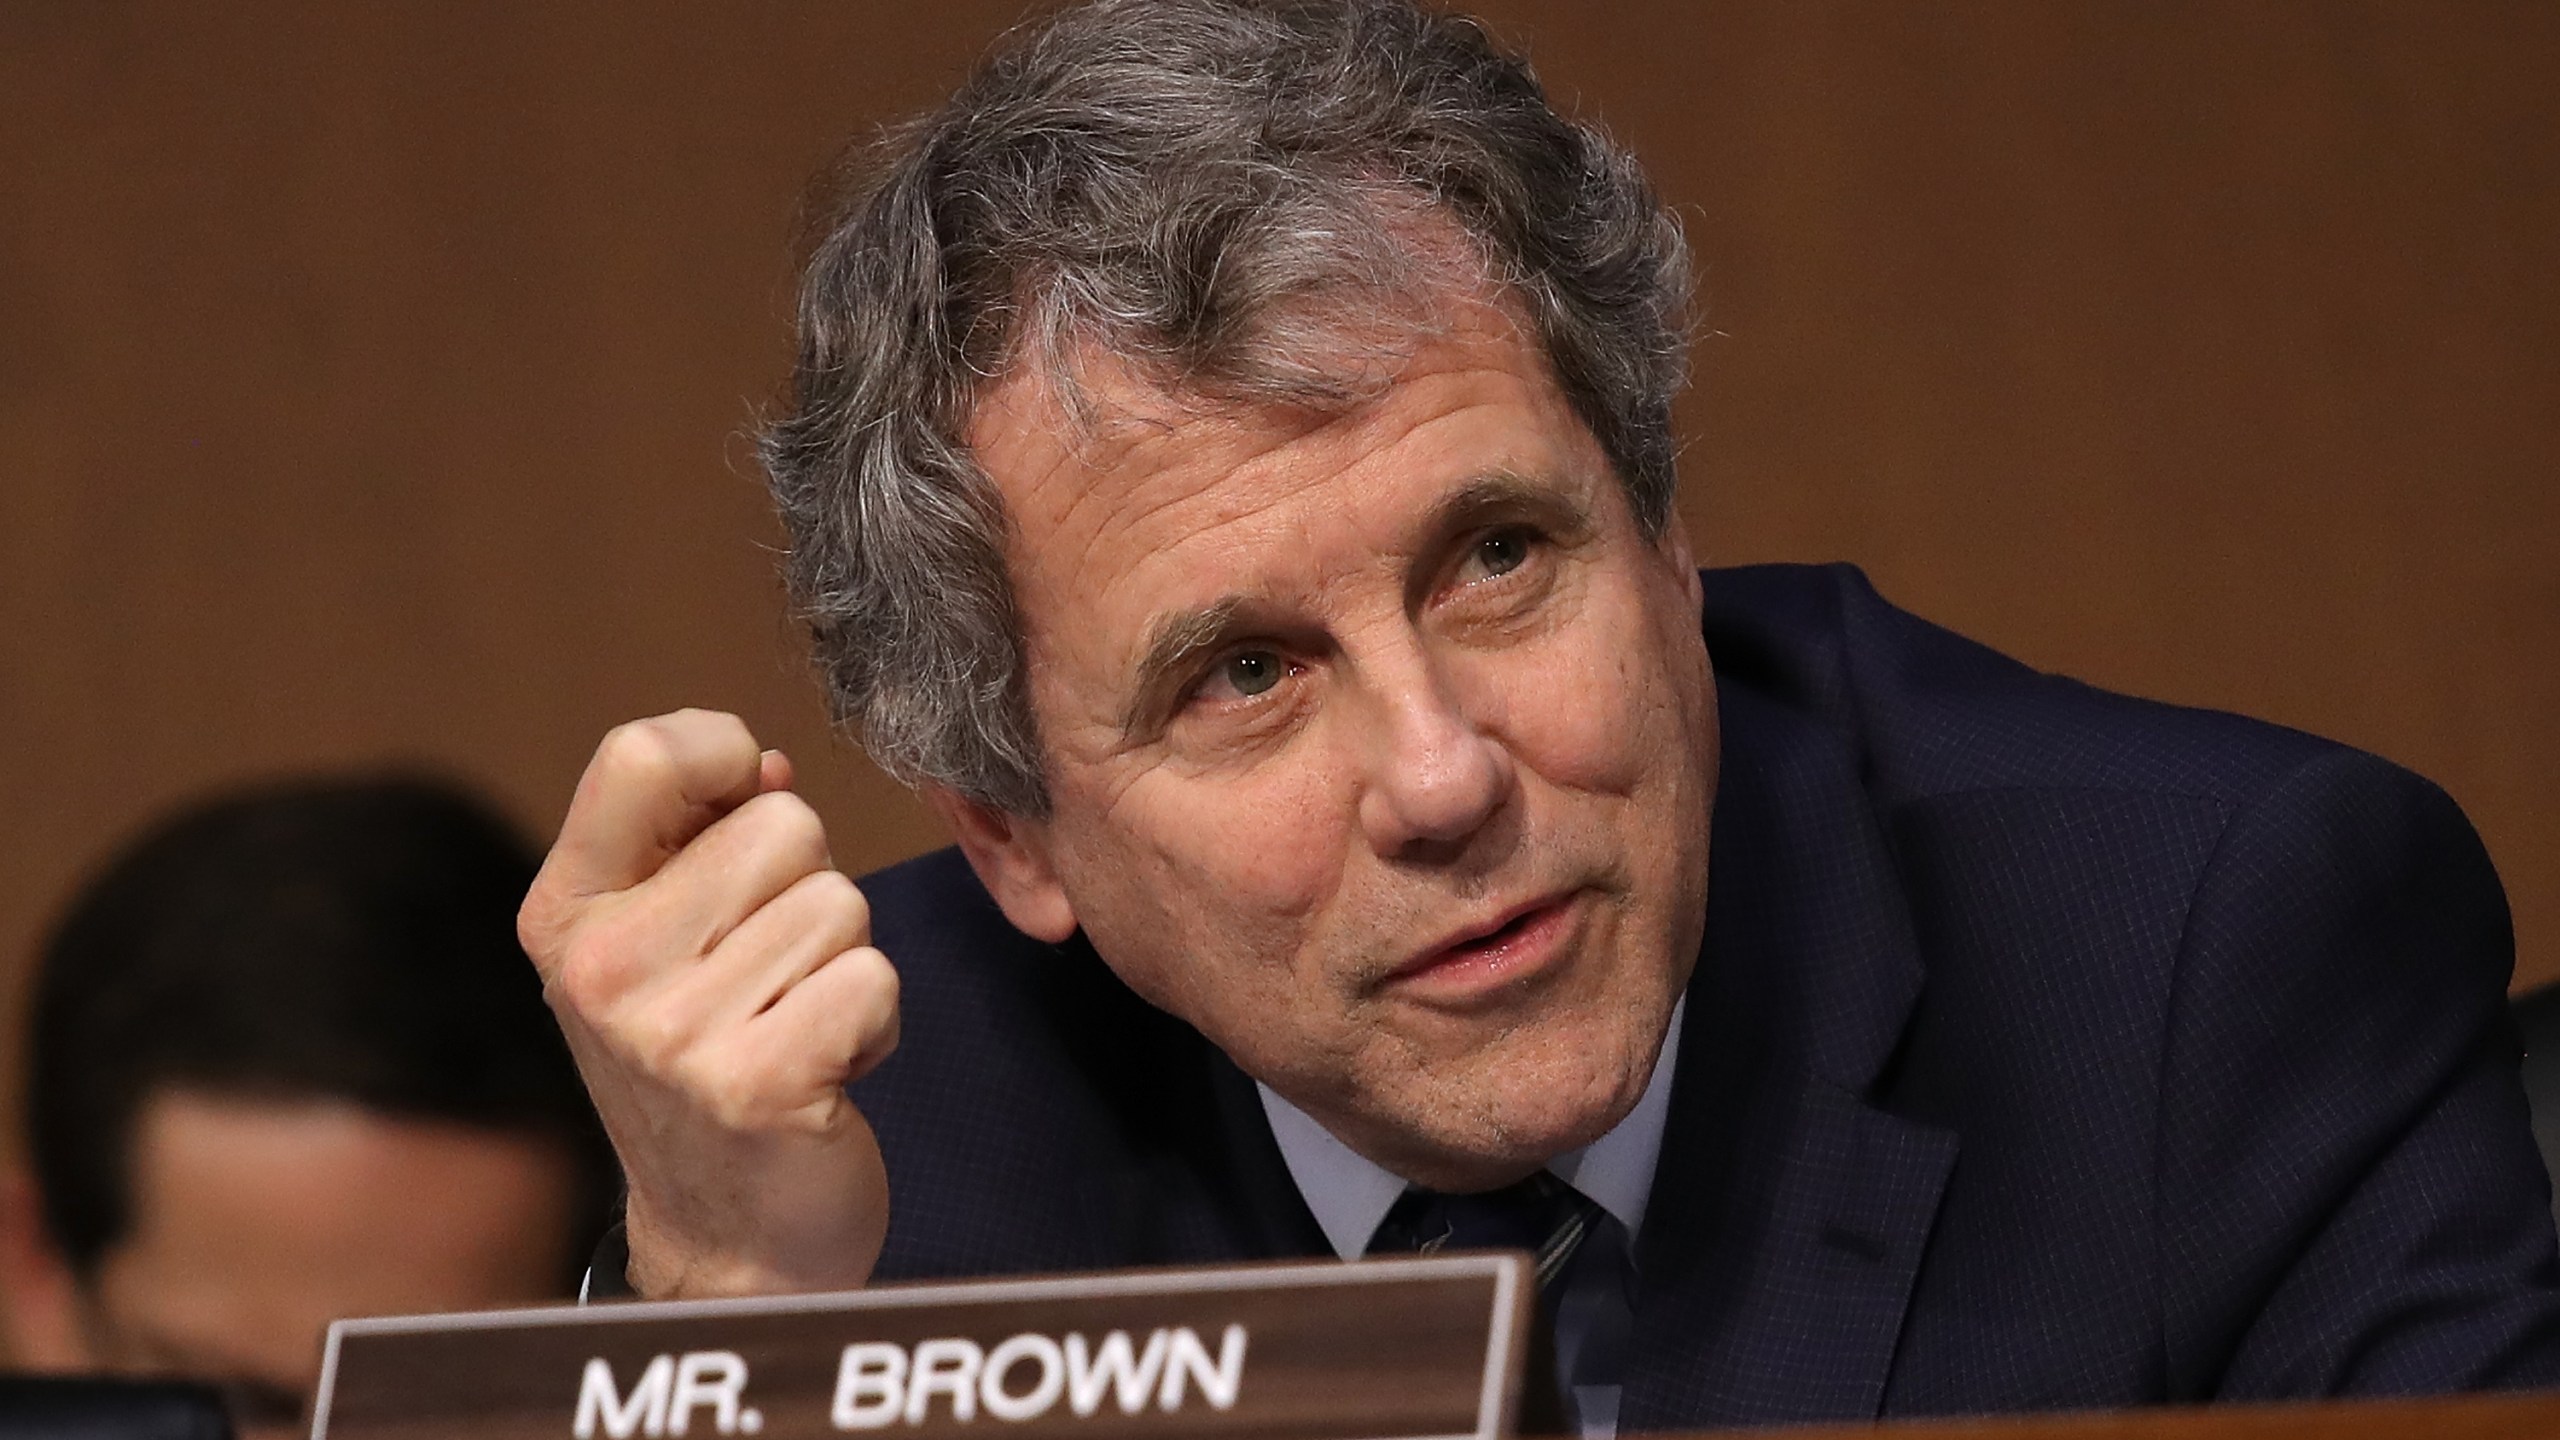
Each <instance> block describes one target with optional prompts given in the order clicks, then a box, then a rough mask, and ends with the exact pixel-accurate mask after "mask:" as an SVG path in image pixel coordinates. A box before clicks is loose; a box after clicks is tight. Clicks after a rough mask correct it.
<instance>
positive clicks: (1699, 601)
mask: <svg viewBox="0 0 2560 1440" xmlns="http://www.w3.org/2000/svg"><path fill="white" fill-rule="evenodd" d="M1653 546H1654V548H1655V549H1656V550H1659V551H1661V552H1662V560H1663V563H1664V564H1666V565H1669V566H1670V567H1671V568H1672V569H1673V571H1675V572H1676V573H1677V574H1678V576H1679V580H1680V585H1681V588H1682V589H1685V590H1687V591H1688V592H1689V603H1690V604H1691V605H1692V606H1697V605H1704V604H1706V603H1707V587H1706V582H1705V581H1703V580H1701V579H1699V578H1698V554H1697V551H1696V550H1695V549H1694V548H1693V547H1692V546H1691V545H1690V544H1689V522H1688V521H1686V520H1683V519H1682V518H1680V507H1678V506H1676V505H1675V506H1673V507H1671V513H1670V514H1668V515H1666V516H1664V517H1663V520H1662V534H1661V536H1660V537H1659V538H1657V539H1656V540H1655V541H1654V542H1653Z"/></svg>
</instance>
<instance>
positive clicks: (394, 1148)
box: [0, 776, 613, 1429]
mask: <svg viewBox="0 0 2560 1440" xmlns="http://www.w3.org/2000/svg"><path fill="white" fill-rule="evenodd" d="M533 865H534V862H533V857H532V855H531V853H530V851H529V849H528V847H527V846H526V844H525V842H524V841H523V840H522V839H521V838H520V837H519V836H518V835H517V834H516V833H515V832H514V831H513V829H512V828H511V827H509V826H508V825H507V823H506V822H504V821H503V820H502V819H500V818H499V817H498V816H496V815H495V814H494V813H493V812H492V811H490V810H489V809H488V808H487V807H486V806H485V805H484V804H482V803H481V802H479V801H478V800H476V799H474V798H472V797H471V796H469V795H467V794H465V793H463V792H461V791H460V790H458V789H456V788H454V787H452V786H450V785H448V784H445V783H442V782H437V781H432V780H427V779H420V778H408V777H397V776H386V777H379V778H349V779H314V780H298V781H289V782H284V783H280V784H274V785H269V786H265V787H262V788H258V789H254V790H248V791H243V792H239V793H235V794H230V795H226V796H222V797H220V798H216V799H212V800H208V801H206V802H203V803H201V804H198V805H196V806H194V807H192V808H190V809H188V810H186V811H185V812H184V813H182V814H179V815H177V816H175V817H173V818H170V819H168V820H166V821H164V822H162V823H161V824H159V825H157V826H155V827H154V828H152V829H151V830H150V831H149V832H148V833H146V834H144V835H142V836H141V837H139V838H137V839H136V840H134V841H133V842H132V843H131V844H129V845H128V846H126V847H125V848H124V849H122V850H121V851H120V852H119V853H117V854H116V855H115V856H114V857H113V858H111V859H110V860H109V861H108V862H107V864H106V865H105V866H104V867H103V868H102V869H101V870H100V871H99V872H98V874H97V875H96V876H95V877H94V878H93V879H92V880H91V881H90V882H89V883H88V884H87V885H86V886H85V887H84V888H83V889H82V890H81V891H80V892H79V893H78V894H77V895H76V896H75V897H74V898H73V899H72V900H71V902H70V903H69V904H68V905H67V906H66V907H65V910H64V912H63V914H62V917H61V919H60V921H59V922H58V924H57V925H56V926H55V928H54V929H53V930H52V932H51V934H50V936H49V937H48V939H47V940H46V941H45V943H44V945H43V948H42V950H41V951H40V953H39V954H38V956H37V964H36V969H35V976H34V984H33V995H32V999H31V1003H30V1006H29V1012H28V1032H27V1041H26V1054H27V1065H26V1070H25V1078H24V1102H25V1135H24V1146H25V1148H24V1153H25V1155H26V1164H25V1168H24V1170H23V1171H21V1172H19V1173H17V1174H14V1175H12V1176H11V1177H10V1178H9V1181H8V1183H7V1187H6V1189H5V1192H0V1202H5V1203H0V1264H4V1265H5V1274H0V1301H4V1302H5V1304H0V1314H5V1317H6V1319H7V1321H8V1325H9V1341H10V1351H11V1355H12V1357H13V1358H14V1359H15V1360H16V1361H17V1362H18V1363H19V1364H21V1365H24V1366H29V1367H33V1368H39V1369H50V1370H65V1371H90V1372H101V1373H144V1374H165V1375H173V1376H188V1377H194V1378H198V1379H203V1380H208V1381H211V1382H214V1383H217V1384H220V1385H222V1386H224V1387H225V1388H226V1389H227V1390H228V1391H229V1392H230V1394H231V1395H232V1397H233V1402H234V1406H235V1409H237V1410H238V1411H239V1412H240V1414H241V1418H242V1420H243V1423H244V1424H246V1425H248V1426H250V1427H252V1428H253V1429H254V1428H256V1427H258V1426H261V1425H280V1424H290V1423H292V1422H293V1421H294V1420H295V1419H296V1418H297V1417H298V1415H299V1413H300V1409H301V1406H302V1405H303V1403H304V1401H305V1399H306V1396H307V1392H308V1389H309V1386H310V1383H311V1380H312V1378H313V1376H314V1375H315V1374H316V1371H317V1368H318V1359H319V1348H318V1347H319V1340H320V1334H321V1331H322V1329H323V1328H325V1326H326V1324H327V1323H328V1322H329V1321H330V1320H333V1319H337V1318H341V1317H344V1316H350V1315H359V1314H383V1313H410V1312H421V1311H436V1310H455V1309H475V1308H483V1307H486V1306H492V1305H500V1304H509V1303H520V1302H525V1301H535V1300H542V1299H552V1298H566V1297H567V1296H569V1295H571V1294H574V1283H575V1274H576V1271H577V1262H578V1261H579V1260H580V1259H581V1258H582V1257H583V1254H584V1252H585V1250H586V1248H587V1247H588V1246H589V1245H590V1244H591V1243H592V1240H593V1237H594V1235H595V1233H596V1232H597V1230H598V1229H600V1228H601V1225H602V1217H603V1215H604V1212H605V1210H606V1209H607V1207H608V1205H609V1203H610V1196H611V1189H612V1185H613V1178H612V1166H611V1158H610V1154H609V1152H607V1151H606V1150H605V1149H604V1148H603V1142H602V1137H601V1134H600V1133H599V1132H598V1131H597V1129H596V1128H595V1124H594V1120H593V1116H592V1112H591V1110H590V1108H589V1106H588V1104H587V1102H586V1100H585V1097H584V1093H583V1091H582V1089H581V1087H580V1086H579V1084H578V1081H577V1076H576V1072H575V1069H574V1067H573V1066H572V1064H571V1062H570V1059H569V1056H568V1054H567V1052H566V1050H565V1047H564V1046H563V1045H562V1043H561V1040H560V1037H559V1034H558V1032H557V1029H556V1028H555V1027H554V1026H553V1025H551V1023H550V1020H549V1014H548V1011H547V1010H546V1009H545V1007H544V1005H543V1002H542V996H541V993H540V986H539V984H538V982H537V980H536V978H535V976H534V974H533V971H532V969H531V967H530V966H528V965H527V964H526V963H525V959H524V955H523V951H522V949H521V947H520V946H519V945H518V944H517V942H516V940H515V936H514V928H513V924H514V911H515V907H516V905H517V904H518V902H519V901H520V900H521V898H522V895H523V892H524V888H525V886H526V884H527V883H528V882H529V880H530V878H531V875H532V873H533Z"/></svg>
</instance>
